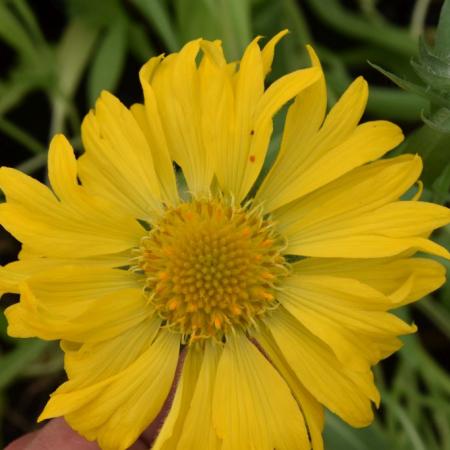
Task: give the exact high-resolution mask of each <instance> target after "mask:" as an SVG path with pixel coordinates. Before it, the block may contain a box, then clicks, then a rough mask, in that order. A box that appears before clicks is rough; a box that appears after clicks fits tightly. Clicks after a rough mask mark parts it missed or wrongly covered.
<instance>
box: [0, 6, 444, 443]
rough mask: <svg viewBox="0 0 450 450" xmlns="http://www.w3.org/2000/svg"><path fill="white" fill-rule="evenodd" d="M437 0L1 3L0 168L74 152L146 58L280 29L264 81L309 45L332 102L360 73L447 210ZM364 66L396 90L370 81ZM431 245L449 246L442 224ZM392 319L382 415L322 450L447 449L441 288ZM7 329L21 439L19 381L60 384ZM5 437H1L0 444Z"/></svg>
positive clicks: (48, 348) (4, 386)
mask: <svg viewBox="0 0 450 450" xmlns="http://www.w3.org/2000/svg"><path fill="white" fill-rule="evenodd" d="M442 4H443V2H442V1H440V0H435V1H432V0H416V1H415V2H404V0H395V1H394V0H392V1H390V2H387V1H383V0H379V1H377V0H353V1H344V0H302V1H295V0H278V1H272V0H127V1H121V0H103V1H92V0H45V1H39V2H32V1H30V0H0V41H1V44H0V45H1V47H0V50H1V51H5V49H6V50H7V51H8V52H9V54H7V55H9V56H8V57H7V58H6V61H7V63H5V62H4V61H5V59H4V58H2V66H1V74H0V138H1V139H2V142H4V144H3V146H2V150H1V152H2V153H1V156H2V160H3V159H8V160H14V161H15V164H16V165H17V167H19V168H20V169H21V170H23V171H25V172H27V173H29V174H33V175H35V174H37V173H39V171H40V169H42V168H43V167H44V166H45V163H46V148H47V141H48V139H49V138H50V137H51V136H52V135H53V134H54V133H56V132H65V133H66V134H67V135H68V137H69V138H70V139H71V141H72V143H73V145H74V146H75V148H76V149H77V150H78V151H81V147H80V146H81V139H80V121H81V117H82V116H83V115H84V114H85V113H86V111H87V109H88V108H90V107H92V105H93V104H94V101H95V98H96V97H97V95H98V94H99V92H100V91H101V90H102V89H107V90H110V91H116V90H119V96H120V94H121V89H124V86H126V85H127V84H128V83H129V80H128V78H127V76H128V75H130V73H131V77H133V78H130V79H131V80H132V81H131V82H132V83H134V84H135V85H136V86H138V80H137V68H138V67H139V65H140V64H142V63H143V62H144V61H145V60H146V59H148V58H149V57H151V56H153V55H155V54H158V53H162V52H172V51H176V50H177V49H179V48H180V46H181V45H182V44H183V43H184V42H186V41H187V40H189V39H192V38H196V37H199V36H202V37H205V38H209V39H221V40H222V41H223V45H224V48H225V52H226V54H227V56H228V58H230V59H238V58H239V56H240V55H241V53H242V51H243V49H244V48H245V46H246V45H247V43H248V42H249V41H250V40H251V38H252V37H253V36H255V35H257V34H261V35H263V36H272V35H274V34H275V33H276V32H278V31H279V30H281V29H284V28H288V29H289V30H290V31H291V35H290V36H288V37H287V38H285V39H284V40H283V42H282V43H281V44H280V45H279V51H278V54H277V57H276V61H275V65H274V69H273V71H272V74H271V77H272V79H273V78H275V77H277V76H279V75H280V74H282V73H285V72H287V71H290V70H292V69H295V68H298V67H299V66H303V65H307V64H308V59H307V56H306V53H305V50H304V45H305V44H306V43H311V44H313V46H314V47H315V49H316V50H317V51H318V53H319V56H320V58H321V60H322V62H323V64H324V68H325V71H326V76H327V81H328V89H329V92H328V94H329V103H330V105H331V104H333V103H334V102H335V101H336V99H337V98H338V96H339V95H340V94H341V93H342V91H343V90H344V89H345V87H346V86H347V85H348V84H349V83H350V81H351V80H352V78H353V77H354V76H355V75H356V74H359V73H361V72H362V73H363V74H364V75H365V76H366V78H368V79H369V81H372V83H371V90H370V98H369V104H368V109H367V114H368V116H370V117H373V118H384V119H391V120H394V121H396V122H398V123H400V124H401V125H402V126H403V127H404V128H405V129H406V130H407V131H408V132H407V139H406V141H405V143H404V144H403V145H402V146H400V148H399V149H398V150H396V151H397V153H400V152H405V151H408V152H413V153H414V152H418V153H420V154H421V156H422V157H423V158H424V160H425V171H424V175H423V180H424V185H425V190H424V198H425V199H427V200H432V201H435V202H438V203H441V204H445V203H448V202H449V200H450V196H449V188H450V1H448V0H447V1H446V2H445V5H444V7H443V8H442V14H441V19H440V20H441V25H440V26H439V28H437V30H436V25H437V16H438V14H435V17H434V19H433V16H432V14H431V13H430V11H431V12H432V11H435V12H436V11H437V12H439V10H440V8H441V6H442ZM50 11H53V16H54V17H56V19H53V22H55V20H59V24H57V27H59V28H60V29H59V31H58V33H56V34H57V36H56V37H55V36H54V35H53V34H54V33H53V34H52V33H50V34H52V36H48V35H49V33H48V31H49V28H52V27H53V26H56V25H55V23H52V24H51V25H49V24H47V25H46V26H44V25H43V19H44V18H45V17H46V15H47V14H48V13H49V12H50ZM386 11H387V12H389V14H385V12H386ZM427 13H428V15H427ZM388 16H389V17H388ZM427 17H428V19H427ZM405 19H406V20H405ZM420 36H421V40H420V41H419V37H420ZM419 42H420V45H419ZM411 60H412V62H411ZM368 61H371V63H372V64H373V65H374V66H375V67H377V68H378V69H379V70H381V71H382V72H383V73H384V74H385V75H387V76H388V77H389V78H390V79H391V80H392V81H394V82H395V83H396V84H397V85H399V86H400V87H401V88H403V89H404V90H400V89H398V88H397V87H396V86H395V85H394V84H392V83H391V82H389V81H388V80H387V78H384V76H380V74H379V73H378V72H377V71H376V70H375V69H373V68H371V67H370V66H369V65H368V63H367V62H368ZM381 67H382V68H383V69H381ZM36 93H39V94H41V95H42V94H43V95H44V96H45V98H46V99H47V105H48V112H47V111H44V112H41V111H37V110H36V109H33V101H34V100H33V99H35V97H34V95H35V94H36ZM134 100H138V98H136V99H134ZM28 109H30V110H31V111H32V113H33V114H40V115H42V114H45V115H47V116H48V117H47V116H46V123H47V124H48V128H47V129H45V130H40V132H39V133H38V134H39V135H37V134H35V133H31V132H30V129H32V127H31V124H32V122H31V119H30V122H29V123H22V122H20V121H17V120H16V118H17V117H18V116H20V114H21V112H22V111H26V110H28ZM27 117H30V115H28V116H27ZM19 122H20V124H19ZM281 122H282V121H281V120H276V124H275V125H276V126H275V132H274V138H273V143H272V145H271V151H270V152H269V156H268V160H267V164H266V166H267V165H269V164H270V162H271V158H273V155H274V153H275V149H276V143H277V142H278V140H279V137H280V132H281V128H280V123H281ZM18 150H20V151H19V152H18ZM16 154H17V156H15V155H16ZM23 155H25V156H23ZM436 239H437V240H439V241H440V242H441V243H442V244H443V245H446V246H447V247H448V246H450V228H449V227H447V229H444V230H442V231H441V232H440V233H439V234H438V235H437V236H436ZM2 248H3V247H2ZM0 250H1V249H0ZM3 253H4V254H0V256H2V257H3V259H4V260H5V261H6V260H7V259H8V258H9V259H10V258H13V257H14V255H11V252H10V251H8V250H4V251H3ZM442 262H443V263H444V264H447V267H449V264H448V262H445V261H442ZM401 314H403V316H404V317H405V318H406V319H415V320H418V321H420V323H419V325H421V324H423V326H422V328H421V331H420V332H419V335H415V336H409V337H407V338H405V339H404V340H405V343H406V345H405V347H404V348H403V349H402V351H400V352H399V356H398V357H397V358H396V359H395V360H393V359H392V358H391V359H390V360H389V361H388V362H387V364H386V365H384V366H383V367H382V368H377V369H376V376H377V379H378V384H379V386H380V389H381V393H382V399H383V402H382V411H381V413H380V414H379V415H378V417H377V419H376V421H375V423H374V424H373V425H372V426H371V427H369V428H367V429H364V430H354V429H352V428H350V427H348V426H347V425H345V424H344V423H342V422H341V421H340V420H339V419H337V418H336V417H334V416H332V415H329V416H328V417H327V426H326V430H325V439H326V448H327V449H328V450H341V449H342V450H344V449H345V450H372V449H374V450H375V449H377V450H378V449H380V448H386V449H399V450H411V449H412V450H446V449H450V402H449V399H450V376H449V375H448V373H446V371H445V369H444V367H445V363H446V361H445V360H444V358H445V354H446V353H447V356H448V350H447V351H446V349H448V343H449V339H450V285H449V284H447V285H446V286H444V287H443V288H442V289H441V290H440V291H439V292H438V293H437V294H436V295H434V296H433V297H429V298H427V299H425V300H424V301H422V302H420V303H418V304H417V305H415V306H413V307H410V308H408V309H404V310H403V311H402V312H401ZM5 329H6V323H5V319H4V317H3V316H0V349H2V355H1V357H0V415H1V418H2V420H1V423H2V425H3V426H4V425H5V424H9V425H10V427H11V426H12V425H11V423H14V424H15V425H14V426H16V428H17V430H19V431H26V428H27V426H29V424H30V423H32V421H33V420H34V417H31V418H30V417H28V418H27V419H28V422H27V421H25V423H24V420H23V417H22V418H20V417H19V418H17V417H15V416H14V415H16V416H17V413H15V412H14V397H15V395H16V393H17V389H18V387H17V386H18V383H21V382H22V380H23V379H26V380H27V383H31V381H33V383H34V384H33V386H37V387H36V389H37V390H39V389H40V390H41V391H43V392H44V394H43V395H44V398H45V396H46V395H47V393H48V389H49V387H52V383H54V380H55V377H56V378H58V377H60V376H61V371H62V360H61V355H60V353H59V352H58V350H57V346H56V345H54V344H53V343H45V342H41V341H36V340H23V341H13V340H11V339H10V338H8V336H7V335H6V331H5ZM447 364H448V361H447ZM46 380H47V382H46ZM36 412H37V411H36ZM13 419H14V420H13ZM4 431H5V429H4V428H2V429H0V439H3V433H4ZM0 445H1V442H0Z"/></svg>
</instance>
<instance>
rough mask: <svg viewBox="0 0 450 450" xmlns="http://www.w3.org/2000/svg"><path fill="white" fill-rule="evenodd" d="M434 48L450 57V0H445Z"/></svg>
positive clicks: (444, 55) (438, 53)
mask: <svg viewBox="0 0 450 450" xmlns="http://www.w3.org/2000/svg"><path fill="white" fill-rule="evenodd" d="M434 50H435V53H436V55H438V56H440V57H442V58H446V59H450V0H445V2H444V4H443V5H442V8H441V14H440V17H439V23H438V27H437V30H436V39H435V47H434Z"/></svg>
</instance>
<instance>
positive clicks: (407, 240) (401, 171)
mask: <svg viewBox="0 0 450 450" xmlns="http://www.w3.org/2000/svg"><path fill="white" fill-rule="evenodd" d="M420 169H421V163H420V159H419V158H417V157H413V156H410V155H403V156H401V157H398V158H393V159H392V160H384V161H377V162H375V163H372V164H369V165H366V166H363V167H360V168H357V169H355V170H353V171H352V172H350V173H348V174H346V175H345V176H343V177H341V178H340V179H338V180H335V181H334V182H333V183H330V184H328V185H327V186H324V187H322V188H321V189H319V190H317V191H316V192H314V193H311V194H309V195H308V196H305V197H303V198H301V199H299V200H296V201H295V202H293V203H291V204H289V205H286V206H285V207H283V208H280V210H278V211H276V212H275V213H274V218H275V220H276V221H277V222H279V224H280V225H279V227H280V231H281V233H282V234H283V235H284V236H285V237H286V238H287V240H288V248H287V250H286V252H287V253H294V254H301V255H305V256H326V257H333V256H339V257H349V258H351V257H364V258H367V257H383V256H392V255H396V254H399V253H401V252H403V251H406V250H408V249H416V250H417V249H420V250H423V251H428V252H431V253H434V254H439V255H441V256H446V255H447V252H446V251H445V250H444V249H442V248H441V247H440V246H438V245H437V244H434V243H432V242H431V241H428V240H427V239H425V238H424V237H423V236H422V234H423V233H424V232H428V233H429V232H430V231H431V230H432V229H434V228H437V227H439V226H441V225H442V224H445V223H447V222H448V220H449V213H448V211H447V210H446V209H445V208H442V207H438V206H436V207H435V206H431V205H427V204H424V203H422V202H398V203H395V204H390V202H392V201H393V200H396V199H397V198H399V197H400V196H401V195H402V194H403V193H404V192H405V191H406V190H407V189H408V187H409V186H410V185H411V184H412V183H413V182H414V181H415V179H416V178H417V176H418V174H419V173H420ZM419 213H420V214H423V215H424V220H423V223H422V222H421V224H418V223H416V224H415V225H414V224H413V223H412V222H417V221H416V220H415V218H416V217H417V214H419ZM411 214H414V215H411ZM410 223H411V224H410Z"/></svg>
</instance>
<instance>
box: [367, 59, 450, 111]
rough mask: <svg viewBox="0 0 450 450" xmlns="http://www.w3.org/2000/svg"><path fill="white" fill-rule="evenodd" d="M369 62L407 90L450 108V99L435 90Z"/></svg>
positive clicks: (435, 103)
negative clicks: (437, 93)
mask: <svg viewBox="0 0 450 450" xmlns="http://www.w3.org/2000/svg"><path fill="white" fill-rule="evenodd" d="M368 63H369V64H370V65H371V66H372V67H373V68H374V69H375V70H378V72H381V73H382V74H383V75H384V76H386V77H387V78H389V79H390V80H391V81H392V82H394V83H395V84H396V85H397V86H398V87H400V88H402V89H404V90H405V91H408V92H412V93H413V94H417V95H420V96H421V97H423V98H425V99H427V100H429V101H430V102H431V103H432V104H434V105H438V106H441V107H444V108H450V100H447V99H445V98H443V97H441V96H439V95H436V94H435V93H434V92H433V91H430V90H429V89H426V88H425V87H423V86H419V85H418V84H415V83H412V82H411V81H408V80H404V79H403V78H400V77H398V76H397V75H395V74H393V73H391V72H389V71H387V70H385V69H383V68H382V67H380V66H377V65H376V64H373V63H371V62H370V61H368Z"/></svg>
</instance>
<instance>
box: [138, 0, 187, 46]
mask: <svg viewBox="0 0 450 450" xmlns="http://www.w3.org/2000/svg"><path fill="white" fill-rule="evenodd" d="M131 3H132V4H133V5H134V6H135V7H136V8H137V9H138V10H139V11H140V12H141V13H142V14H143V15H144V17H145V18H146V19H147V20H148V22H149V23H150V25H151V26H152V27H153V28H154V29H155V30H156V31H157V33H158V34H159V35H160V37H161V39H162V40H163V41H164V44H165V45H166V47H167V49H168V50H169V51H170V52H176V51H177V50H179V47H180V42H179V41H178V37H177V34H176V32H175V30H174V27H173V23H172V21H171V19H170V16H169V12H168V10H167V7H166V6H165V4H164V3H165V2H163V1H161V0H151V1H149V0H131ZM186 20H189V18H188V17H187V18H186Z"/></svg>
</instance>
